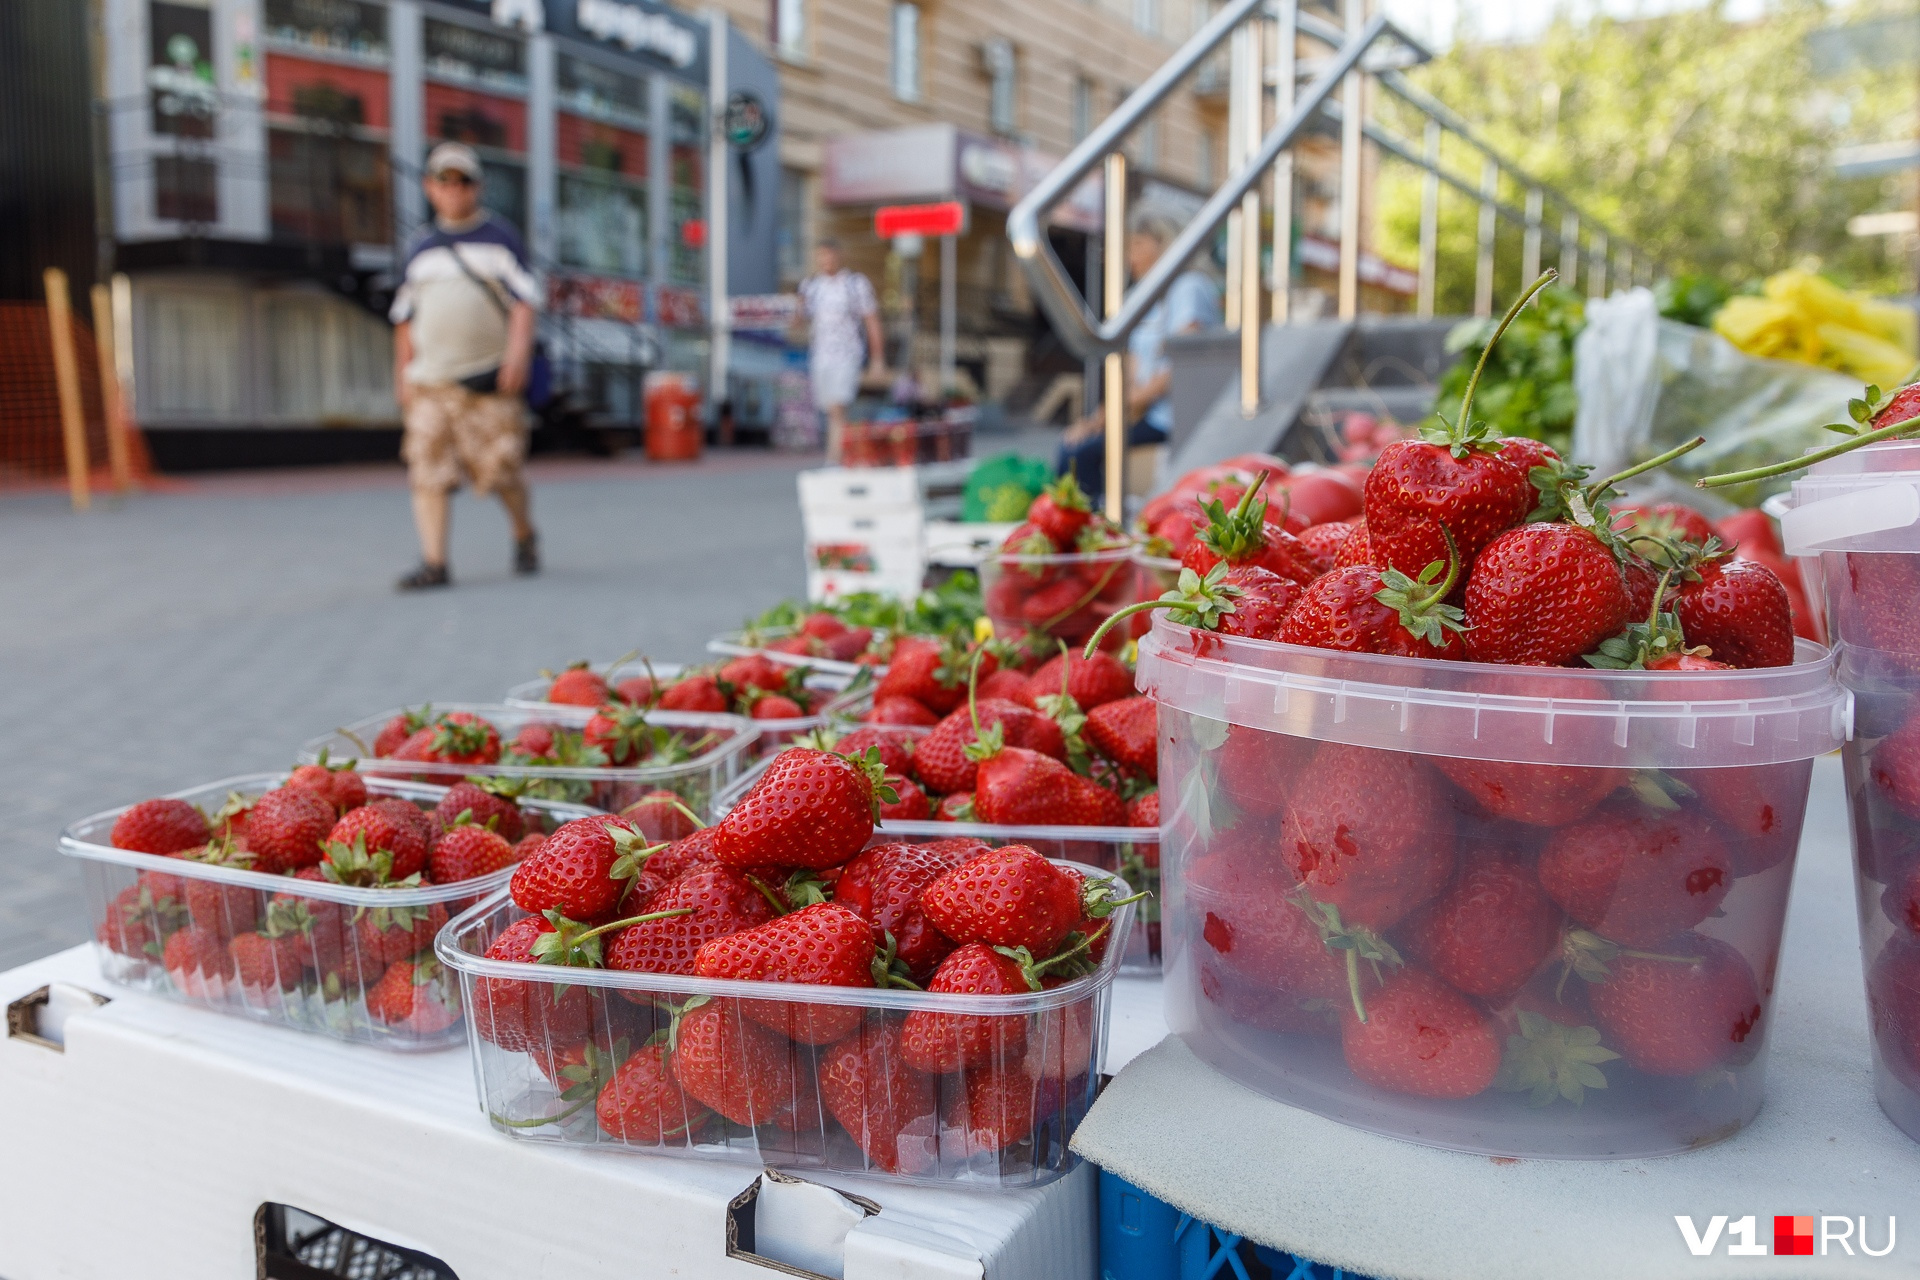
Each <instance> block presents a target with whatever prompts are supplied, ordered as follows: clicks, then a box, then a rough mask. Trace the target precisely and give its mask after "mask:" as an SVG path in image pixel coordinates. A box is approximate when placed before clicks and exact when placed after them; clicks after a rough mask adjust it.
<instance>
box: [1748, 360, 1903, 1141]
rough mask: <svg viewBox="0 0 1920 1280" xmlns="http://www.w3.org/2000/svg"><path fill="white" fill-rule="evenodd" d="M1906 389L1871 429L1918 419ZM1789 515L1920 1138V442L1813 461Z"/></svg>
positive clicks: (1880, 1085) (1863, 940)
mask: <svg viewBox="0 0 1920 1280" xmlns="http://www.w3.org/2000/svg"><path fill="white" fill-rule="evenodd" d="M1916 402H1920V392H1916V391H1915V390H1914V389H1913V388H1907V389H1906V390H1905V391H1903V392H1901V393H1900V394H1898V395H1896V396H1894V397H1892V398H1891V399H1890V401H1889V402H1888V403H1887V404H1885V405H1884V406H1881V405H1878V404H1876V405H1875V406H1874V408H1875V410H1876V412H1874V413H1873V414H1872V415H1871V416H1869V417H1868V419H1867V422H1868V423H1870V424H1872V426H1873V427H1874V429H1876V430H1882V431H1884V430H1887V429H1888V428H1887V424H1889V423H1892V422H1895V421H1898V420H1902V419H1906V418H1910V417H1911V416H1912V415H1913V412H1914V407H1915V404H1916ZM1792 503H1793V505H1792V508H1791V509H1790V510H1789V511H1788V512H1787V514H1786V515H1785V516H1783V518H1782V521H1781V525H1782V532H1783V533H1784V535H1785V537H1786V542H1787V549H1788V551H1789V552H1791V553H1793V554H1795V555H1798V556H1802V557H1805V558H1804V559H1802V560H1801V561H1800V563H1801V564H1802V566H1804V567H1809V568H1814V569H1816V570H1817V572H1816V573H1815V574H1813V575H1812V576H1813V577H1814V578H1815V580H1816V582H1817V583H1818V586H1817V587H1816V590H1818V591H1820V592H1821V593H1822V594H1823V595H1824V597H1825V606H1826V617H1827V626H1828V631H1829V634H1830V635H1831V636H1832V637H1833V642H1834V647H1835V650H1836V652H1837V654H1838V658H1839V669H1840V679H1841V681H1842V682H1843V683H1844V684H1845V685H1846V686H1847V687H1848V688H1849V689H1851V690H1852V691H1853V694H1854V698H1855V713H1854V737H1853V740H1852V741H1851V742H1849V743H1848V744H1847V745H1846V747H1844V748H1843V749H1842V753H1841V755H1842V759H1843V761H1844V762H1845V766H1846V778H1847V795H1848V797H1849V798H1850V801H1851V803H1850V806H1849V813H1850V816H1851V817H1852V819H1853V850H1854V873H1855V877H1856V881H1857V886H1858V893H1857V895H1856V898H1857V901H1858V903H1859V907H1860V949H1861V956H1862V958H1863V962H1864V964H1865V969H1866V982H1867V1007H1868V1012H1869V1015H1870V1019H1871V1022H1872V1027H1873V1068H1874V1070H1873V1075H1874V1093H1875V1095H1876V1096H1877V1097H1878V1099H1879V1102H1880V1106H1881V1109H1882V1110H1884V1111H1885V1112H1886V1113H1887V1115H1888V1117H1889V1118H1891V1119H1892V1120H1893V1122H1894V1123H1895V1124H1897V1125H1898V1126H1900V1128H1901V1129H1902V1130H1904V1131H1905V1132H1906V1133H1907V1134H1908V1135H1909V1136H1910V1137H1912V1138H1914V1139H1916V1140H1920V713H1916V711H1915V706H1916V703H1915V695H1916V694H1920V528H1916V523H1915V522H1916V520H1917V519H1920V444H1917V443H1914V442H1911V441H1906V440H1888V441H1885V442H1877V443H1874V444H1871V445H1869V446H1867V447H1864V448H1862V449H1860V450H1859V451H1857V452H1852V453H1848V454H1846V455H1845V456H1843V457H1837V458H1834V459H1832V460H1830V461H1828V462H1824V463H1821V464H1819V465H1818V466H1816V467H1815V468H1814V469H1813V471H1812V472H1811V474H1809V475H1808V476H1806V477H1805V478H1803V479H1801V480H1799V481H1797V482H1796V483H1795V484H1794V486H1793V496H1792Z"/></svg>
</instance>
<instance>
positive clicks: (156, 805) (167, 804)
mask: <svg viewBox="0 0 1920 1280" xmlns="http://www.w3.org/2000/svg"><path fill="white" fill-rule="evenodd" d="M211 835H212V833H211V832H210V831H209V830H208V828H207V815H206V814H204V813H201V812H200V811H199V810H198V809H196V808H194V807H193V806H192V805H190V804H188V803H187V802H186V801H185V800H142V801H141V802H140V803H139V804H136V805H133V806H131V807H129V808H128V809H127V810H126V811H125V812H123V813H122V814H121V815H120V816H119V817H117V818H115V819H114V820H113V831H112V832H111V833H110V834H109V835H108V836H107V842H108V843H109V844H111V845H112V846H113V847H114V848H116V849H131V850H133V851H134V852H135V853H159V854H168V853H179V852H180V851H181V850H183V849H192V848H195V847H196V846H199V845H203V844H205V843H206V842H207V840H208V839H209V838H210V836H211Z"/></svg>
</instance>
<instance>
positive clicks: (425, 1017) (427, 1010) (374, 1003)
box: [367, 956, 460, 1036]
mask: <svg viewBox="0 0 1920 1280" xmlns="http://www.w3.org/2000/svg"><path fill="white" fill-rule="evenodd" d="M367 1015H368V1016H369V1017H371V1018H372V1019H373V1020H374V1021H375V1022H384V1023H386V1024H387V1025H388V1026H390V1027H404V1028H406V1029H407V1030H408V1031H410V1032H412V1033H413V1034H415V1035H419V1036H430V1035H435V1034H438V1033H439V1032H442V1031H445V1030H446V1029H447V1028H448V1027H451V1026H452V1025H453V1024H454V1023H456V1022H458V1021H460V999H459V996H458V994H457V992H456V991H455V990H454V989H452V988H450V987H449V985H448V983H447V979H446V971H445V970H444V969H442V968H441V967H440V962H439V961H437V960H435V959H433V957H431V956H425V957H422V958H421V959H419V960H401V961H398V962H396V963H395V964H393V965H392V966H391V967H390V968H389V969H388V970H387V971H386V973H385V974H384V975H382V977H381V979H380V981H379V982H377V983H375V984H374V987H373V989H372V990H371V991H369V992H367Z"/></svg>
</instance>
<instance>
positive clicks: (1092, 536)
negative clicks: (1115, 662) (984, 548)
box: [980, 475, 1140, 648]
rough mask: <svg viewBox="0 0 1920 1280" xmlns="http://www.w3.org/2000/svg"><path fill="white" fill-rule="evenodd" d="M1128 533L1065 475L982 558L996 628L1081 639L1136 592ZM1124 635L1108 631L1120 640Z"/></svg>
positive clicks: (983, 586)
mask: <svg viewBox="0 0 1920 1280" xmlns="http://www.w3.org/2000/svg"><path fill="white" fill-rule="evenodd" d="M1139 578H1140V576H1139V570H1138V566H1137V565H1136V564H1135V563H1134V548H1133V540H1132V539H1131V538H1130V537H1128V536H1127V534H1126V533H1124V532H1123V531H1122V530H1120V529H1118V528H1116V527H1115V526H1114V525H1113V524H1112V523H1111V522H1109V521H1108V520H1107V518H1106V517H1105V516H1103V515H1100V514H1099V513H1097V512H1095V511H1094V510H1093V509H1092V507H1091V504H1090V503H1089V502H1088V501H1087V497H1086V495H1085V494H1084V493H1083V492H1082V491H1081V489H1080V486H1079V484H1078V482H1076V481H1075V480H1074V478H1073V477H1072V476H1071V475H1067V476H1063V477H1061V478H1060V479H1059V480H1056V481H1055V482H1054V483H1053V484H1052V485H1050V486H1048V488H1047V489H1046V491H1045V492H1043V493H1042V494H1041V495H1040V496H1039V497H1037V498H1035V499H1034V500H1033V504H1032V506H1030V507H1029V508H1028V510H1027V518H1026V520H1025V521H1023V522H1022V523H1021V524H1020V525H1019V526H1018V527H1017V528H1015V529H1014V530H1013V532H1012V533H1009V534H1008V535H1007V538H1006V541H1005V542H1004V543H1002V544H1001V547H1000V550H999V551H997V552H996V553H994V554H993V555H990V556H988V557H987V558H986V559H985V560H983V561H981V563H980V591H981V595H982V598H983V599H984V601H985V604H986V611H987V617H988V618H990V619H992V621H993V628H994V632H995V634H996V635H999V636H1002V637H1007V638H1015V637H1035V638H1039V639H1045V640H1047V641H1049V642H1051V641H1053V640H1061V641H1065V642H1066V643H1068V644H1070V645H1074V646H1079V645H1082V644H1085V643H1086V642H1087V639H1088V638H1089V637H1090V636H1092V635H1093V633H1094V632H1095V631H1097V630H1099V628H1100V624H1101V623H1103V622H1105V621H1106V620H1107V619H1108V618H1110V617H1112V616H1113V614H1114V613H1116V612H1117V611H1119V610H1120V609H1122V608H1124V607H1126V606H1127V605H1129V604H1132V603H1134V602H1135V601H1136V600H1138V599H1139V598H1140V596H1139ZM1125 639H1126V637H1125V636H1124V635H1120V634H1117V633H1114V634H1113V639H1112V640H1111V641H1110V642H1109V643H1110V644H1111V646H1112V647H1114V648H1118V647H1119V646H1120V644H1121V643H1122V642H1123V641H1124V640H1125Z"/></svg>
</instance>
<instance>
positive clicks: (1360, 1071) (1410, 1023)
mask: <svg viewBox="0 0 1920 1280" xmlns="http://www.w3.org/2000/svg"><path fill="white" fill-rule="evenodd" d="M1388 447H1389V448H1391V447H1392V446H1388ZM1340 1047H1341V1050H1342V1052H1343V1053H1344V1054H1345V1056H1346V1060H1347V1067H1348V1069H1349V1070H1351V1071H1352V1072H1353V1074H1354V1076H1355V1078H1356V1079H1358V1080H1360V1081H1361V1082H1362V1083H1364V1084H1369V1085H1372V1086H1374V1087H1375V1088H1377V1089H1385V1090H1387V1091H1388V1092H1390V1093H1404V1094H1411V1095H1412V1096H1414V1097H1417V1098H1471V1097H1473V1096H1474V1095H1475V1094H1478V1093H1481V1092H1484V1091H1485V1090H1486V1089H1487V1087H1488V1086H1489V1085H1491V1084H1492V1083H1493V1080H1494V1076H1495V1075H1496V1074H1497V1073H1498V1072H1499V1070H1500V1036H1499V1034H1498V1032H1497V1030H1496V1028H1495V1025H1494V1023H1493V1021H1492V1020H1491V1019H1490V1018H1488V1017H1487V1015H1486V1014H1484V1013H1482V1012H1480V1010H1479V1009H1478V1008H1476V1007H1475V1006H1474V1004H1473V1002H1472V1001H1470V1000H1468V999H1467V998H1466V997H1465V996H1463V995H1461V994H1460V993H1459V992H1458V991H1455V990H1454V989H1453V988H1452V987H1450V986H1448V985H1447V984H1446V983H1444V982H1442V981H1441V980H1440V979H1439V978H1436V977H1435V976H1434V975H1432V974H1431V973H1428V972H1427V971H1426V970H1424V969H1415V968H1404V969H1399V970H1396V971H1394V972H1393V973H1391V974H1390V975H1388V977H1387V979H1386V981H1384V982H1383V983H1382V984H1381V985H1380V988H1379V990H1377V991H1374V992H1372V993H1370V994H1369V995H1368V996H1367V1018H1366V1021H1364V1022H1362V1021H1361V1020H1360V1018H1359V1016H1358V1015H1356V1014H1355V1013H1354V1012H1353V1011H1352V1010H1351V1009H1348V1010H1345V1011H1343V1012H1342V1013H1341V1016H1340Z"/></svg>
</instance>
